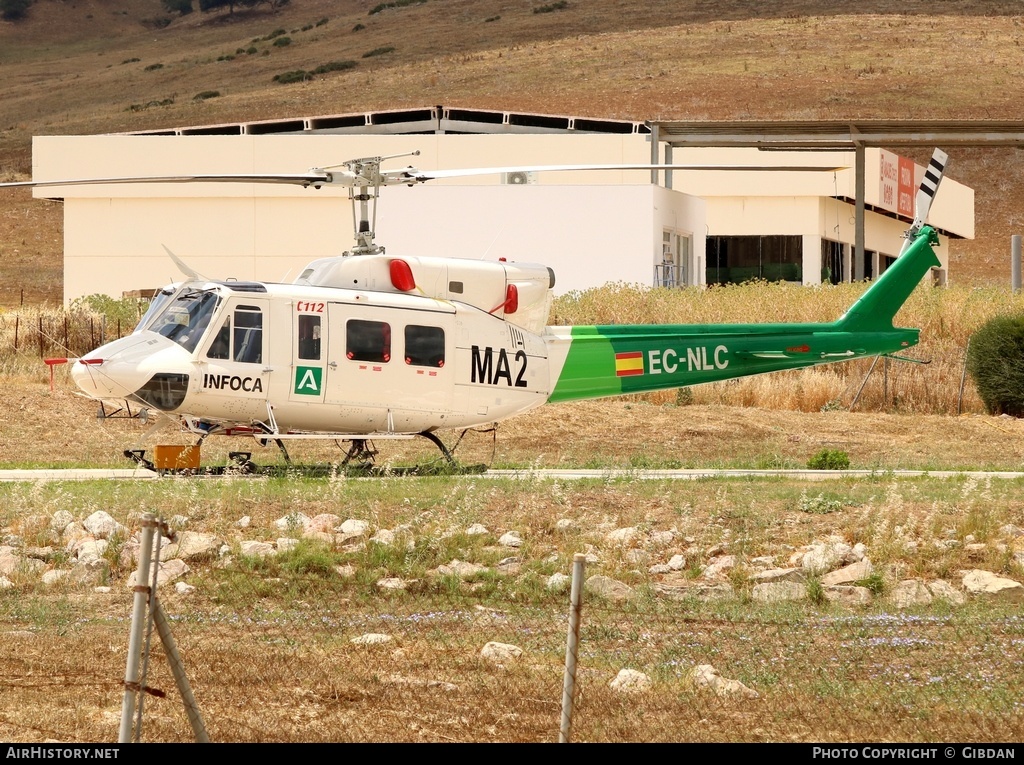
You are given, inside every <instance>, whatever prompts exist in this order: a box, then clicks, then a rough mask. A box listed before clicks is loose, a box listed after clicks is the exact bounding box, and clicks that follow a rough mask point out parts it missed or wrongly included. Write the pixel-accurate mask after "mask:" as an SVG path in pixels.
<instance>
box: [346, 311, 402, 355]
mask: <svg viewBox="0 0 1024 765" xmlns="http://www.w3.org/2000/svg"><path fill="white" fill-rule="evenodd" d="M345 356H346V357H347V358H349V359H351V360H352V361H374V362H385V363H386V362H388V361H391V325H390V324H386V323H385V322H383V321H364V320H362V319H349V321H348V323H347V324H346V325H345Z"/></svg>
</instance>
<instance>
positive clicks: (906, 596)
mask: <svg viewBox="0 0 1024 765" xmlns="http://www.w3.org/2000/svg"><path fill="white" fill-rule="evenodd" d="M889 599H890V600H891V601H892V604H893V605H894V606H895V607H896V608H909V607H911V606H926V605H928V604H929V603H931V602H932V593H931V590H929V589H928V586H927V585H926V584H925V583H924V582H922V581H921V580H920V579H904V580H903V581H902V582H899V583H897V584H896V587H895V588H894V589H893V591H892V593H891V594H890V596H889Z"/></svg>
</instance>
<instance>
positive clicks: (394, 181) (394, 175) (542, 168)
mask: <svg viewBox="0 0 1024 765" xmlns="http://www.w3.org/2000/svg"><path fill="white" fill-rule="evenodd" d="M845 169H847V168H845V167H841V166H835V165H827V166H817V165H774V166H771V165H768V166H766V165H704V164H702V165H695V164H678V165H677V164H671V165H654V164H614V165H514V166H511V167H468V168H460V169H456V170H418V169H416V168H414V167H406V168H401V169H397V170H387V171H383V172H380V173H379V175H376V176H374V174H370V176H371V177H367V176H365V175H361V174H359V173H353V172H351V171H339V172H328V171H326V170H321V169H319V168H314V169H312V170H310V171H308V172H306V173H228V174H219V175H218V174H195V175H142V176H137V177H110V178H65V179H61V180H50V181H9V182H6V183H0V188H45V187H54V186H102V185H106V184H127V183H276V184H291V185H296V186H306V187H308V186H314V187H317V188H319V187H320V186H331V185H334V186H343V187H354V186H367V185H374V184H375V183H379V184H380V185H382V186H396V185H409V184H414V183H424V182H426V181H431V180H436V179H441V178H461V177H470V176H479V175H500V174H503V173H523V172H564V171H583V170H703V171H717V170H724V171H737V170H739V171H747V172H765V171H772V170H774V171H778V172H835V171H837V170H845Z"/></svg>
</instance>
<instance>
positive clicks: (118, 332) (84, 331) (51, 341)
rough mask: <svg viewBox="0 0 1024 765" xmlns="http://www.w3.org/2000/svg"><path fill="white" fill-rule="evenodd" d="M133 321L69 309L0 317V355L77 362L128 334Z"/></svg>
mask: <svg viewBox="0 0 1024 765" xmlns="http://www.w3.org/2000/svg"><path fill="white" fill-rule="evenodd" d="M140 316H141V314H140ZM137 321H138V320H137V319H136V320H135V321H131V320H128V319H121V318H113V319H108V318H107V317H106V316H105V315H103V314H97V313H91V312H87V311H81V310H70V309H69V310H59V311H51V310H46V311H42V310H41V311H25V312H18V313H0V349H3V352H4V355H8V354H11V353H12V352H13V354H14V355H16V356H22V357H26V356H31V357H38V358H40V359H45V358H50V357H74V358H77V357H79V356H82V355H84V354H86V353H88V352H89V351H91V350H93V349H94V348H97V347H98V346H100V345H102V344H103V343H106V342H109V341H110V340H115V339H117V338H119V337H123V336H124V335H127V334H129V333H131V332H132V330H133V329H134V328H135V324H136V323H137Z"/></svg>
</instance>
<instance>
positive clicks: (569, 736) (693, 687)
mask: <svg viewBox="0 0 1024 765" xmlns="http://www.w3.org/2000/svg"><path fill="white" fill-rule="evenodd" d="M315 550H316V548H315V546H311V547H306V548H304V550H303V552H302V553H301V554H294V555H290V554H288V553H287V552H280V553H277V554H276V556H269V557H276V558H277V560H275V562H274V565H273V566H269V565H264V564H262V563H261V562H260V561H261V560H264V559H262V558H260V557H258V554H257V553H255V552H253V554H252V555H227V556H220V557H217V558H216V560H211V561H209V562H207V563H205V564H202V565H199V564H195V563H194V565H193V568H192V570H191V572H190V573H189V576H188V582H189V583H188V584H185V583H184V582H183V580H179V581H178V582H174V581H173V579H174V576H175V574H176V573H177V574H180V573H181V571H182V568H181V566H180V561H178V562H177V563H176V562H175V561H174V560H169V561H164V562H163V563H161V564H159V566H158V567H155V568H154V569H153V570H152V571H153V575H157V573H158V574H159V576H160V578H161V579H163V578H165V577H166V578H167V581H164V582H162V583H160V584H159V585H158V586H157V587H156V590H155V592H156V593H157V596H158V597H155V598H150V593H151V592H152V591H151V590H150V589H149V588H148V587H147V586H142V587H134V588H128V589H126V590H124V591H123V592H122V591H120V589H121V588H119V592H115V593H110V594H109V597H110V598H111V600H110V601H104V600H102V597H103V596H102V595H95V596H93V599H94V600H95V599H97V598H99V599H100V600H99V603H98V604H97V603H93V605H91V606H89V607H88V608H86V607H85V606H82V602H83V600H84V599H83V598H80V597H79V598H75V599H73V603H74V604H76V605H64V606H59V607H57V606H51V608H65V609H66V610H67V612H66V613H58V614H57V618H56V619H54V614H53V613H51V614H49V621H48V623H50V624H52V625H53V626H52V627H51V628H50V629H49V630H46V631H36V632H34V633H32V634H30V635H22V636H21V638H19V637H18V634H17V633H16V632H7V633H6V639H5V640H3V641H0V658H2V662H3V666H5V667H8V668H10V667H12V666H13V667H16V672H13V673H5V675H4V676H3V677H2V678H0V679H2V680H3V682H4V685H5V693H4V697H5V700H4V702H3V703H2V704H0V710H2V711H0V736H2V737H3V738H4V739H5V740H12V741H26V740H41V739H42V738H48V739H50V740H57V741H105V740H106V741H113V740H121V741H122V742H126V741H131V740H134V741H142V742H186V741H194V740H207V739H208V740H210V741H214V742H218V741H222V742H418V741H423V742H443V741H457V742H555V741H559V740H562V741H569V742H615V741H619V742H664V741H674V742H829V743H842V742H908V743H911V742H912V743H934V742H949V741H960V742H965V743H968V742H1008V741H1019V740H1021V737H1022V734H1024V701H1022V699H1024V695H1022V694H1024V672H1022V671H1021V668H1022V662H1024V618H1022V616H1021V615H1020V613H1019V606H1017V605H1016V604H1009V605H1008V606H1005V607H999V606H998V605H987V606H986V607H985V608H977V607H974V606H972V604H971V603H968V604H967V605H965V606H961V607H957V606H955V605H953V604H951V603H950V604H940V605H939V606H937V607H935V606H933V607H931V608H928V609H910V610H907V609H900V608H890V607H886V606H885V605H880V606H878V607H874V608H864V607H852V606H841V605H836V604H821V603H814V602H811V601H809V600H807V599H804V600H802V601H799V602H789V603H759V602H751V601H750V600H749V599H745V598H742V597H739V596H737V595H735V594H732V593H729V592H728V588H725V589H720V588H676V587H648V588H644V587H636V588H630V587H628V586H626V585H624V584H622V583H619V584H618V585H615V586H611V587H610V588H609V585H608V583H607V582H601V581H599V580H601V579H602V577H600V576H597V577H595V576H593V575H592V574H591V573H589V572H587V571H586V569H585V564H581V565H578V566H574V571H572V572H565V573H564V574H563V573H556V574H554V575H553V576H552V578H551V579H549V580H547V581H537V582H536V583H535V588H534V591H533V592H532V594H530V595H529V597H527V596H526V595H525V594H524V593H525V590H524V588H523V587H522V583H520V585H519V586H518V587H516V588H512V587H511V586H509V587H507V588H506V587H505V585H504V580H505V579H506V578H508V579H512V578H514V577H515V575H516V570H515V568H516V561H515V559H514V558H513V559H510V560H508V561H506V562H505V563H504V564H503V565H504V570H499V571H479V570H477V571H474V570H472V569H471V567H467V565H468V564H458V562H457V561H456V562H453V563H452V564H451V565H450V566H449V567H447V568H445V569H444V570H443V571H442V570H439V571H438V572H437V574H436V576H435V577H432V578H429V579H419V580H410V581H404V580H401V579H398V578H392V579H376V580H375V579H371V578H369V577H368V576H366V575H364V574H363V573H360V572H359V571H353V570H349V568H348V567H347V566H346V565H338V564H336V563H334V562H331V563H327V562H326V560H327V559H319V558H317V556H316V554H315ZM141 557H143V556H140V558H141ZM583 559H584V558H583V556H582V555H578V556H577V558H576V560H577V563H581V562H582V560H583ZM499 568H500V567H499ZM143 570H144V569H143V567H142V565H140V573H139V574H137V575H136V578H138V576H140V575H141V576H143V577H144V576H146V575H145V574H142V571H143ZM570 573H572V574H573V576H572V577H570V576H569V574H570ZM616 587H618V589H616ZM132 600H134V603H135V609H134V610H133V609H132V605H131V601H132ZM140 605H141V607H142V610H141V611H140V610H139V607H140ZM25 608H26V609H29V608H31V606H29V605H27V602H26V605H25ZM130 613H131V619H129V614H130ZM147 614H148V615H147ZM154 617H156V618H154ZM25 618H27V619H31V618H33V617H32V615H31V614H26V616H25ZM126 644H127V645H128V661H127V663H126V661H125V651H124V646H125V645H126ZM136 651H137V654H136V653H135V652H136ZM133 655H135V656H136V659H135V660H134V662H133V658H132V657H133ZM175 670H178V671H179V673H180V674H179V676H177V677H176V676H175ZM121 678H124V680H123V681H122V680H121ZM182 678H184V680H182ZM16 710H18V711H16ZM197 721H198V724H197ZM126 725H127V727H125V726H126ZM119 726H120V727H119ZM118 737H120V738H118Z"/></svg>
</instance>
